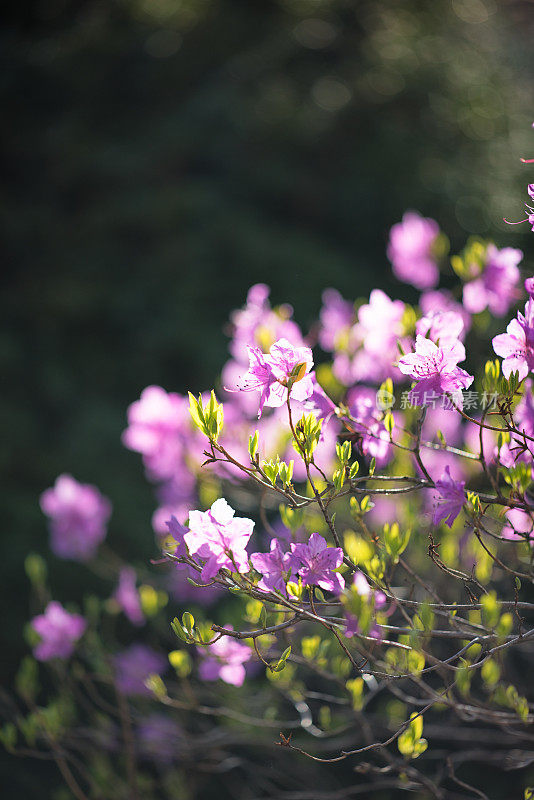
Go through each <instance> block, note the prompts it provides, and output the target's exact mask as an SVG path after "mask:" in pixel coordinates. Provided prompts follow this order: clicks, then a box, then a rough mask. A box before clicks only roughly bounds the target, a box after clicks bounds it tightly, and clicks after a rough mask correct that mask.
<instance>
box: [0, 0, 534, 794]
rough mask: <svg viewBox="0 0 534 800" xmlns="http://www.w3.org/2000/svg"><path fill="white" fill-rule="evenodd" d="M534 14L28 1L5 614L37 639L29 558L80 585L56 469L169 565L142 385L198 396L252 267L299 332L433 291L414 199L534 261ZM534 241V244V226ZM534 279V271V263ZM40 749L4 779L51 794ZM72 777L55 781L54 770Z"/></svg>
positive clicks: (11, 295) (11, 188)
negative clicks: (61, 531) (106, 504)
mask: <svg viewBox="0 0 534 800" xmlns="http://www.w3.org/2000/svg"><path fill="white" fill-rule="evenodd" d="M533 28H534V24H533V15H532V8H531V7H530V4H529V3H527V2H515V1H514V2H503V0H500V2H497V3H495V2H494V0H484V1H483V2H482V0H476V2H470V0H455V2H451V1H450V0H434V2H432V3H428V2H426V1H423V2H415V1H414V0H407V2H403V3H399V2H395V0H381V2H380V3H377V2H375V0H369V2H368V1H367V0H362V2H343V0H329V1H328V2H327V1H326V0H313V2H312V0H279V2H274V0H273V2H263V3H262V2H256V3H254V4H251V3H250V2H230V1H229V0H218V1H217V0H189V2H181V3H178V2H173V0H161V2H158V3H154V2H149V0H137V2H132V1H131V0H123V2H96V0H91V1H88V2H85V3H83V2H69V0H46V1H43V2H34V3H27V4H23V5H20V4H15V3H11V4H10V7H9V8H8V13H7V17H6V21H5V24H4V27H3V29H2V34H1V42H2V48H1V52H2V69H1V70H0V85H1V87H2V108H3V111H4V114H3V117H4V121H3V124H2V132H1V134H0V135H1V136H2V140H3V146H2V175H3V181H2V188H1V190H0V191H1V195H0V197H1V199H0V214H1V225H2V239H3V242H4V255H3V266H4V269H3V270H2V273H3V277H2V293H1V303H2V308H1V319H2V333H1V336H0V370H1V374H2V384H3V391H2V393H1V398H0V403H1V406H0V411H1V418H2V429H3V437H2V438H3V446H2V450H1V459H2V462H1V463H2V516H1V519H2V529H3V533H2V539H1V553H0V585H1V587H2V594H3V597H2V600H3V609H4V615H3V620H4V621H3V626H2V648H1V657H0V658H1V663H0V671H1V678H2V681H3V682H4V683H6V682H7V683H9V681H10V680H11V678H12V675H13V672H14V670H15V669H16V665H17V663H18V661H19V659H20V657H21V656H22V655H23V654H24V653H25V652H26V651H27V648H26V645H25V644H24V642H23V639H22V634H21V628H22V626H23V623H24V621H25V620H26V618H27V614H28V609H27V584H26V578H25V575H24V570H23V560H24V557H25V555H26V554H27V553H28V552H29V551H32V550H34V551H37V552H40V553H42V554H44V555H45V556H46V557H47V559H49V563H50V566H51V581H52V585H53V587H54V592H55V594H56V596H57V597H58V598H59V599H61V600H65V599H69V598H75V599H77V598H80V597H81V596H82V594H83V592H84V590H85V589H86V588H87V586H88V585H89V581H88V578H87V576H86V572H85V570H84V569H83V568H82V567H79V566H78V565H73V564H67V563H64V562H59V561H58V560H57V559H54V558H52V557H50V556H49V553H48V549H47V533H46V528H45V524H44V521H43V518H42V516H41V514H40V512H39V508H38V496H39V494H40V492H41V491H42V490H43V489H44V488H46V487H47V486H49V485H50V484H51V483H52V482H53V481H54V479H55V477H56V475H57V474H58V473H60V472H62V471H66V472H71V473H72V474H73V475H74V476H75V477H77V478H78V479H79V480H82V481H88V482H91V483H96V484H98V485H99V487H100V488H101V489H102V490H103V491H104V492H105V493H106V494H107V495H108V496H109V497H110V498H111V499H112V501H113V504H114V515H113V521H112V526H111V533H110V539H111V543H112V545H113V546H114V547H115V548H117V549H120V550H121V551H122V552H123V553H124V555H125V556H126V557H131V558H134V559H144V558H147V557H148V556H149V555H150V554H151V553H152V546H153V538H152V533H151V528H150V515H151V512H152V510H153V500H152V495H151V490H150V488H149V487H148V486H147V484H146V483H145V481H144V478H143V475H142V469H141V464H140V460H139V459H138V457H137V456H135V455H134V454H131V453H129V452H127V451H126V450H125V449H124V448H123V447H122V446H121V443H120V434H121V431H122V429H123V428H124V425H125V410H126V407H127V405H128V404H129V403H130V402H131V401H133V400H134V399H136V398H137V397H138V395H139V393H140V391H141V390H142V389H143V387H144V386H146V385H147V384H151V383H158V384H161V385H162V386H164V387H165V388H167V389H173V390H178V391H182V392H183V391H185V390H187V389H192V390H201V389H205V388H207V387H210V386H211V385H213V383H214V379H215V376H216V374H217V372H218V371H219V369H220V367H221V366H222V364H223V363H224V360H225V357H226V346H227V340H226V338H225V336H224V335H223V333H222V326H223V324H224V322H225V320H226V319H227V317H228V314H229V312H230V310H231V309H233V308H235V307H237V306H239V305H241V304H242V303H243V300H244V297H245V293H246V290H247V288H248V287H249V286H250V285H251V284H252V283H254V282H256V281H265V282H267V283H269V284H270V285H271V286H272V290H273V291H272V294H273V300H274V302H285V301H288V302H290V303H292V304H293V306H294V308H295V312H296V318H297V319H298V321H299V322H301V324H302V325H303V326H304V327H307V325H308V324H309V323H310V322H311V321H312V320H313V319H314V317H316V315H317V312H318V310H319V307H320V295H321V291H322V290H323V289H324V288H325V287H328V286H335V287H337V288H338V289H340V290H341V291H342V292H343V293H344V294H345V295H346V296H347V297H351V298H355V297H357V296H361V295H365V294H367V293H368V292H369V290H370V289H371V288H372V287H373V286H376V285H382V286H383V287H384V288H386V289H388V290H390V291H393V292H397V293H398V294H399V296H401V297H403V298H405V299H408V300H410V299H414V297H415V295H414V294H412V292H411V290H410V289H409V288H408V287H404V286H400V285H398V284H396V283H395V282H394V281H393V279H392V278H390V276H389V273H388V269H389V266H388V263H387V260H386V258H385V243H386V239H387V231H388V228H389V227H390V226H391V224H392V223H394V222H395V221H397V220H398V219H399V218H400V216H401V215H402V213H403V211H404V210H405V209H406V208H416V209H418V210H420V211H421V212H423V213H425V214H427V215H431V216H434V217H436V219H438V220H439V222H440V224H441V226H442V227H443V229H444V230H445V231H446V232H447V233H448V234H449V235H450V237H451V240H452V243H453V247H454V248H456V249H458V248H460V247H461V246H463V244H464V241H465V238H466V236H467V235H469V234H470V233H481V234H484V235H488V236H492V237H494V238H496V240H497V241H498V242H499V243H500V244H503V245H504V244H508V245H510V244H515V245H518V246H521V247H523V248H524V249H525V251H526V253H527V260H526V263H527V265H528V263H529V258H528V253H529V251H530V254H531V253H532V245H531V244H530V238H529V236H528V228H525V229H524V231H523V233H521V232H520V231H518V230H517V229H509V228H506V226H504V225H503V224H502V221H501V219H502V216H503V215H504V214H507V215H510V216H512V217H513V216H514V215H515V216H516V217H518V216H520V215H521V214H522V211H521V201H522V200H523V199H526V194H525V184H526V183H527V181H528V180H532V177H530V178H529V177H528V176H529V174H530V176H531V173H529V172H528V170H527V169H526V168H524V167H523V168H521V166H520V164H519V162H518V156H519V155H521V154H528V152H529V151H528V148H529V147H530V148H531V150H530V154H531V155H533V154H534V134H532V133H531V131H530V124H531V121H532V119H533V118H534V110H533V109H532V102H531V101H532V94H531V87H532V77H533V63H532V60H531V59H530V58H529V56H530V52H529V50H530V49H531V42H532V35H533V32H534V31H533ZM531 236H532V234H531ZM530 271H532V270H530ZM22 766H23V765H22V763H19V762H16V761H13V760H12V759H9V760H8V763H7V765H6V767H5V771H4V772H3V776H2V780H3V785H4V786H7V787H8V794H6V795H4V794H3V796H6V797H7V796H11V795H10V794H9V789H10V788H11V787H12V788H13V790H14V791H17V793H18V794H19V795H20V791H21V790H23V792H24V793H25V794H24V796H25V797H28V798H30V797H32V798H33V797H42V796H43V795H42V794H40V793H39V791H40V790H36V789H35V784H34V781H35V779H34V778H32V776H31V774H30V773H28V772H27V771H23V769H21V767H22ZM54 778H55V773H54Z"/></svg>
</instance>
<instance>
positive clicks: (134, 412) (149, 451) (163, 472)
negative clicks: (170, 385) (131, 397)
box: [122, 386, 196, 481]
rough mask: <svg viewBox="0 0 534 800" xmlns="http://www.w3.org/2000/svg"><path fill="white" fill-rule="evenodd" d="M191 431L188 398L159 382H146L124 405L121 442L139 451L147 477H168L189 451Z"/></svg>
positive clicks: (191, 438) (192, 433) (177, 467)
mask: <svg viewBox="0 0 534 800" xmlns="http://www.w3.org/2000/svg"><path fill="white" fill-rule="evenodd" d="M195 435H196V434H195V433H194V431H193V430H192V427H191V417H190V414H189V401H188V400H187V399H186V398H185V397H183V396H182V395H179V394H176V393H175V392H166V391H165V390H164V389H162V388H161V387H160V386H148V387H147V388H146V389H144V390H143V391H142V392H141V397H140V399H139V400H136V402H135V403H132V404H131V405H130V407H129V408H128V428H127V429H126V430H125V431H124V433H123V435H122V441H123V444H124V445H125V446H126V447H128V448H129V449H130V450H135V451H136V452H138V453H142V455H143V463H144V465H145V467H146V469H147V472H148V475H149V478H150V480H154V481H162V480H168V479H170V478H172V477H173V476H174V474H175V472H176V470H177V469H179V467H180V465H181V464H182V463H183V461H184V457H185V454H186V453H188V452H190V450H191V444H192V440H193V439H194V438H195Z"/></svg>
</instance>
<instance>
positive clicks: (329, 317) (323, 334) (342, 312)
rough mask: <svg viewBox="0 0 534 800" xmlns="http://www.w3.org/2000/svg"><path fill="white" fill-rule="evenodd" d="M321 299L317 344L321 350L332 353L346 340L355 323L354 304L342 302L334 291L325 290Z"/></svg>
mask: <svg viewBox="0 0 534 800" xmlns="http://www.w3.org/2000/svg"><path fill="white" fill-rule="evenodd" d="M322 299H323V307H322V308H321V313H320V320H321V327H320V329H319V344H320V345H321V347H322V348H323V350H327V351H332V350H336V349H337V347H338V346H339V345H340V344H342V343H343V341H344V340H346V339H347V338H348V335H349V331H350V329H351V327H352V326H353V325H354V323H355V321H356V319H355V313H354V304H353V303H351V302H349V301H348V300H344V299H343V298H342V297H341V295H340V294H339V292H338V291H336V289H326V290H325V291H324V292H323V298H322Z"/></svg>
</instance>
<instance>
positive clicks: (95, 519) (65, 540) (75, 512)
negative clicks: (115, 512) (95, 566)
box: [41, 475, 111, 561]
mask: <svg viewBox="0 0 534 800" xmlns="http://www.w3.org/2000/svg"><path fill="white" fill-rule="evenodd" d="M41 509H42V511H43V513H44V514H46V516H47V517H49V519H50V534H51V539H50V547H51V549H52V551H53V552H54V553H55V554H56V556H59V558H70V559H72V560H73V561H89V560H90V559H91V558H93V557H94V556H95V555H96V551H97V549H98V546H99V544H100V543H101V542H102V541H103V540H104V539H105V538H106V533H107V523H108V520H109V518H110V516H111V503H110V502H109V500H108V499H107V498H106V497H104V496H103V495H102V494H100V492H99V491H98V489H97V488H96V487H95V486H91V485H89V484H86V483H78V481H76V480H74V478H72V477H71V476H70V475H60V476H59V478H57V480H56V483H55V485H54V487H53V488H52V489H47V490H46V491H45V492H43V494H42V495H41Z"/></svg>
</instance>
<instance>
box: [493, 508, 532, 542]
mask: <svg viewBox="0 0 534 800" xmlns="http://www.w3.org/2000/svg"><path fill="white" fill-rule="evenodd" d="M504 516H505V517H506V520H507V524H506V525H505V526H504V527H503V529H502V531H501V536H502V538H503V539H511V540H513V541H521V540H522V541H525V540H528V541H529V542H533V541H534V535H533V532H532V529H533V527H534V523H533V522H532V517H531V516H530V514H527V513H526V511H521V509H520V508H511V509H509V510H508V511H507V512H506V514H505V515H504Z"/></svg>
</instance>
